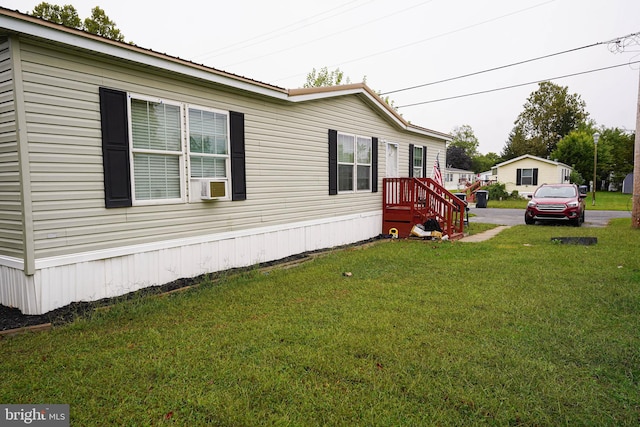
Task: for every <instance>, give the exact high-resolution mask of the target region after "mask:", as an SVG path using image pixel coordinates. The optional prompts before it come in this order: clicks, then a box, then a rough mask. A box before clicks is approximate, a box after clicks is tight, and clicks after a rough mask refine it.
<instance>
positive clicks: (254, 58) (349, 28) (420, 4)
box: [223, 0, 433, 81]
mask: <svg viewBox="0 0 640 427" xmlns="http://www.w3.org/2000/svg"><path fill="white" fill-rule="evenodd" d="M432 1H433V0H427V1H423V2H422V3H418V4H415V5H413V6H409V7H407V8H404V9H401V10H398V11H395V12H393V13H391V14H387V15H384V16H381V17H379V18H376V19H371V20H369V21H367V22H363V23H362V24H359V25H354V26H350V27H347V28H345V29H344V30H341V31H335V32H332V33H330V34H327V35H324V36H322V37H318V38H315V39H313V40H308V41H306V42H303V43H299V44H297V45H293V46H288V47H286V48H283V49H280V50H277V51H273V52H269V53H265V54H264V55H261V56H254V57H251V58H248V59H245V60H243V61H240V62H234V63H233V64H227V65H225V66H224V67H223V68H226V67H233V66H235V65H240V64H244V63H247V62H251V61H255V60H258V59H262V58H265V57H268V56H271V55H277V54H279V53H282V52H286V51H288V50H293V49H296V48H298V47H301V46H305V45H307V44H310V43H315V42H317V41H320V40H324V39H327V38H330V37H335V36H337V35H340V34H344V33H347V32H349V31H354V30H356V29H358V28H361V27H364V26H365V25H369V24H372V23H374V22H378V21H381V20H383V19H388V18H390V17H392V16H395V15H399V14H401V13H404V12H406V11H408V10H411V9H415V8H416V7H420V6H423V5H425V4H426V3H431V2H432ZM276 81H277V80H276Z"/></svg>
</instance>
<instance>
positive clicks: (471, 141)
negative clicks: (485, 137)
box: [449, 125, 479, 158]
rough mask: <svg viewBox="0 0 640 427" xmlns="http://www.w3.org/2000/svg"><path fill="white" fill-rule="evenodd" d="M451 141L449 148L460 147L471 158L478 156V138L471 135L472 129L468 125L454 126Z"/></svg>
mask: <svg viewBox="0 0 640 427" xmlns="http://www.w3.org/2000/svg"><path fill="white" fill-rule="evenodd" d="M451 135H452V136H453V139H452V141H451V143H450V144H449V146H450V147H460V148H462V149H463V150H464V151H465V153H467V155H468V156H469V157H471V158H473V157H475V156H476V155H478V145H479V142H478V138H476V135H475V134H474V133H473V128H472V127H471V126H469V125H462V126H456V127H454V128H453V131H452V132H451Z"/></svg>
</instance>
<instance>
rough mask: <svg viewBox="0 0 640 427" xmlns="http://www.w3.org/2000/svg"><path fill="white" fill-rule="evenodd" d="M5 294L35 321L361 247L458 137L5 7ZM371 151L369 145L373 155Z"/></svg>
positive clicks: (378, 107) (388, 111)
mask: <svg viewBox="0 0 640 427" xmlns="http://www.w3.org/2000/svg"><path fill="white" fill-rule="evenodd" d="M0 75H1V76H2V78H1V79H0V94H1V95H2V96H1V97H0V99H1V102H0V124H1V126H0V218H1V219H2V221H0V304H3V305H6V306H13V307H17V308H19V309H20V310H22V312H23V313H25V314H40V313H45V312H48V311H50V310H53V309H55V308H58V307H61V306H64V305H67V304H69V303H71V302H73V301H90V300H98V299H102V298H106V297H113V296H117V295H122V294H125V293H128V292H131V291H135V290H138V289H140V288H144V287H148V286H154V285H161V284H164V283H168V282H171V281H173V280H176V279H179V278H186V277H195V276H198V275H201V274H204V273H208V272H214V271H220V270H225V269H229V268H234V267H243V266H249V265H254V264H257V263H261V262H267V261H272V260H277V259H281V258H285V257H287V256H290V255H293V254H297V253H302V252H306V251H311V250H316V249H321V248H328V247H333V246H337V245H343V244H348V243H353V242H357V241H362V240H366V239H369V238H371V237H375V236H377V235H378V234H380V233H381V232H382V192H378V188H379V187H381V183H382V179H383V178H384V177H385V176H397V177H406V176H409V175H414V174H415V175H422V176H425V175H426V170H427V165H433V163H434V161H435V159H436V155H437V153H439V152H444V151H445V150H446V143H447V142H448V141H450V140H451V136H450V135H447V134H445V133H441V132H437V131H433V130H429V129H427V128H423V127H419V126H416V125H413V124H410V123H408V122H407V121H406V120H404V119H403V118H402V117H401V116H400V115H399V114H397V113H396V112H395V111H394V110H393V109H392V108H390V107H389V106H388V104H387V103H386V102H384V101H383V100H382V99H380V98H379V97H378V96H377V95H376V94H375V92H373V91H372V90H371V89H370V88H368V87H367V86H366V85H364V84H352V85H345V86H337V87H330V88H312V89H293V90H287V89H284V88H281V87H277V86H273V85H270V84H266V83H262V82H259V81H255V80H252V79H249V78H245V77H240V76H237V75H233V74H229V73H226V72H223V71H220V70H217V69H213V68H209V67H205V66H203V65H199V64H195V63H193V62H190V61H185V60H182V59H180V58H176V57H171V56H167V55H164V54H160V53H157V52H154V51H151V50H148V49H143V48H140V47H138V46H135V45H131V44H127V43H120V42H116V41H113V40H109V39H105V38H102V37H99V36H95V35H93V34H89V33H86V32H83V31H79V30H75V29H72V28H67V27H64V26H61V25H57V24H53V23H50V22H47V21H44V20H41V19H38V18H35V17H32V16H28V15H25V14H21V13H19V12H15V11H11V10H8V9H4V8H0ZM379 153H380V155H379Z"/></svg>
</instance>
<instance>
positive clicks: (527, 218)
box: [524, 215, 536, 225]
mask: <svg viewBox="0 0 640 427" xmlns="http://www.w3.org/2000/svg"><path fill="white" fill-rule="evenodd" d="M535 222H536V220H535V219H533V218H531V217H528V216H527V215H525V216H524V223H525V224H527V225H532V224H535Z"/></svg>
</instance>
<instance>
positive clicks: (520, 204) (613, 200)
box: [487, 191, 632, 212]
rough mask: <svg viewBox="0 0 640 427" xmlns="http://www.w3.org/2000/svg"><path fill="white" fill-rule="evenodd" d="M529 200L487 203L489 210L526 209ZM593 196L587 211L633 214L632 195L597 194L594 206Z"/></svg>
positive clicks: (585, 202)
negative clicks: (626, 212) (627, 212)
mask: <svg viewBox="0 0 640 427" xmlns="http://www.w3.org/2000/svg"><path fill="white" fill-rule="evenodd" d="M528 201H529V199H521V200H493V199H490V200H488V201H487V207H488V208H510V209H523V210H524V209H525V208H526V207H527V202H528ZM592 201H593V196H592V194H591V193H588V194H587V198H586V199H584V204H585V206H586V208H587V210H609V211H629V212H631V208H632V204H631V194H622V193H619V192H618V193H610V192H608V191H603V192H596V204H595V206H593V205H592Z"/></svg>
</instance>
